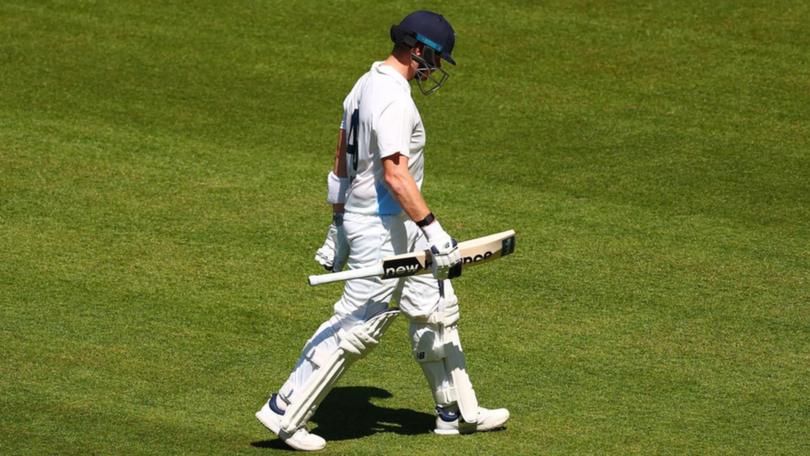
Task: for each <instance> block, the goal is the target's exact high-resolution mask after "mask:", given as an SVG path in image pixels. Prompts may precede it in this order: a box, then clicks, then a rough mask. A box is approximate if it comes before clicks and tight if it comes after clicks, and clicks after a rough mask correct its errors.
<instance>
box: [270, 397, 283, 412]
mask: <svg viewBox="0 0 810 456" xmlns="http://www.w3.org/2000/svg"><path fill="white" fill-rule="evenodd" d="M277 398H278V394H276V393H273V396H271V397H270V400H269V401H267V405H268V406H269V407H270V410H272V411H273V413H275V414H276V415H284V410H281V409H280V408H278V405H276V401H277V400H278V399H277Z"/></svg>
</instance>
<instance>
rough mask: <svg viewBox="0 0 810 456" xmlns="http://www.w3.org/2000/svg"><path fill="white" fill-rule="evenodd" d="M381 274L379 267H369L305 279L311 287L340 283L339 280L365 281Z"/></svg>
mask: <svg viewBox="0 0 810 456" xmlns="http://www.w3.org/2000/svg"><path fill="white" fill-rule="evenodd" d="M382 274H383V269H382V266H381V265H377V266H369V267H367V268H358V269H349V270H348V271H340V272H333V273H331V274H317V275H311V276H309V278H308V279H307V280H308V282H309V284H310V285H312V286H315V285H321V284H324V283H332V282H340V281H341V280H351V279H365V278H368V277H376V276H380V275H382Z"/></svg>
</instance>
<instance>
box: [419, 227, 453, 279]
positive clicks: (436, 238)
mask: <svg viewBox="0 0 810 456" xmlns="http://www.w3.org/2000/svg"><path fill="white" fill-rule="evenodd" d="M422 231H423V232H424V233H425V237H427V241H428V244H430V253H431V254H432V255H431V256H432V260H433V261H431V263H430V267H431V269H432V270H433V277H435V278H436V279H437V280H445V279H453V278H456V277H458V276H460V275H461V252H459V250H458V243H457V242H456V240H455V239H453V238H451V237H450V235H449V234H447V232H446V231H444V229H443V228H442V226H441V225H440V224H439V222H438V220H434V221H433V223H431V224H430V225H427V226H424V227H422Z"/></svg>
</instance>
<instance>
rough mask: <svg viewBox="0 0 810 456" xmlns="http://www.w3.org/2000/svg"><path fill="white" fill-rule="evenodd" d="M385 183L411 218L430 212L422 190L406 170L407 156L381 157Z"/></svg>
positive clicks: (422, 217) (418, 217)
mask: <svg viewBox="0 0 810 456" xmlns="http://www.w3.org/2000/svg"><path fill="white" fill-rule="evenodd" d="M382 163H383V171H384V173H385V183H386V184H387V185H388V188H389V189H391V192H392V193H393V194H394V198H396V200H397V202H398V203H399V205H400V207H402V210H403V211H405V213H406V214H408V217H410V218H411V220H422V219H424V218H425V217H427V215H428V214H429V213H430V210H429V209H428V206H427V203H425V199H424V198H423V197H422V192H421V191H420V190H419V187H418V186H417V185H416V181H415V180H413V176H411V172H410V170H408V158H407V157H404V156H402V154H394V155H389V156H388V157H385V158H383V160H382Z"/></svg>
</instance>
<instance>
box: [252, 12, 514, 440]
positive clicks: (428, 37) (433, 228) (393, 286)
mask: <svg viewBox="0 0 810 456" xmlns="http://www.w3.org/2000/svg"><path fill="white" fill-rule="evenodd" d="M390 35H391V40H392V41H393V43H394V45H393V50H392V51H391V53H390V55H389V56H388V57H387V58H386V59H385V60H383V61H379V62H375V63H373V64H372V65H371V68H370V69H369V71H368V72H367V73H366V74H364V75H363V76H361V77H360V79H358V80H357V82H356V83H355V85H354V87H353V88H352V90H351V92H349V94H348V96H346V98H345V100H344V101H343V119H342V122H341V124H340V133H339V137H338V144H337V148H336V153H335V160H334V167H333V169H332V171H331V172H330V173H329V175H328V178H327V188H328V196H327V201H328V202H329V203H331V204H332V207H333V224H332V226H331V227H330V229H329V232H328V235H327V241H326V242H325V243H324V246H323V247H322V248H321V249H319V250H318V253H317V254H316V260H317V261H318V262H319V263H321V264H322V265H324V266H326V267H327V268H328V269H332V270H336V271H337V270H340V269H342V268H343V267H344V265H345V266H347V267H348V268H350V269H355V268H362V267H367V266H372V265H374V264H376V263H377V262H378V261H380V260H381V259H382V258H383V257H386V256H390V255H397V254H402V253H407V252H412V251H418V250H425V249H430V250H431V252H432V258H433V262H432V272H433V274H432V276H431V275H423V276H411V277H406V278H400V279H381V278H379V277H373V278H367V279H356V280H350V281H347V282H346V283H345V286H344V290H343V295H342V296H341V297H340V299H338V301H337V302H336V303H335V305H334V315H333V316H332V317H331V318H330V319H328V320H327V321H325V322H324V323H323V324H322V325H321V326H320V327H319V328H318V329H317V330H316V331H315V333H314V334H313V336H312V337H311V338H310V339H309V340H308V341H307V343H306V345H305V346H304V349H303V352H302V353H301V356H300V358H299V359H298V361H297V363H296V364H295V366H294V368H293V370H292V372H291V373H290V376H289V378H288V379H287V381H286V382H284V384H283V385H281V388H279V390H278V392H277V393H274V394H271V396H270V398H269V400H268V401H267V402H265V403H264V404H263V405H262V407H261V409H260V410H259V411H258V412H256V418H258V420H259V421H260V422H261V423H262V424H263V425H264V426H265V427H267V428H268V429H270V430H271V431H273V432H274V433H276V434H277V435H278V436H279V437H280V438H281V439H282V440H283V441H284V442H285V443H286V444H287V445H289V446H290V447H292V448H295V449H298V450H306V451H313V450H320V449H322V448H324V447H325V446H326V441H325V440H324V439H323V438H321V437H319V436H317V435H315V434H313V433H311V432H309V431H308V430H307V428H306V423H307V421H308V420H309V419H310V417H311V416H312V415H313V413H315V410H316V408H317V407H318V405H319V404H320V403H321V401H322V400H323V399H324V398H325V397H326V395H327V394H328V393H329V391H330V390H331V388H332V387H333V386H334V385H335V383H336V382H337V380H338V378H340V376H341V374H343V372H344V371H345V370H346V368H347V367H348V366H349V365H350V364H351V363H353V362H354V361H356V360H358V359H360V358H362V357H364V356H366V355H367V354H368V353H369V352H370V351H371V350H372V349H373V348H374V347H375V346H376V345H377V344H378V343H379V342H380V338H381V337H382V335H383V333H385V331H386V328H387V327H388V326H389V325H390V324H391V322H392V321H393V319H395V318H396V317H397V316H398V315H399V314H400V313H403V314H404V315H405V316H406V317H407V318H408V320H409V322H410V327H409V333H410V339H411V344H412V349H413V356H414V359H415V360H416V362H417V363H418V364H419V365H420V366H421V368H422V371H423V372H424V374H425V378H426V379H427V383H428V385H429V387H430V390H431V393H432V394H433V399H434V401H435V403H436V426H435V432H436V433H437V434H440V435H454V434H459V433H471V432H476V431H488V430H492V429H497V428H500V427H503V426H504V424H505V423H506V421H507V420H508V419H509V411H508V410H506V409H503V408H501V409H495V410H489V409H486V408H483V407H480V406H479V405H478V400H477V398H476V395H475V391H474V390H473V386H472V383H471V382H470V379H469V376H468V375H467V370H466V366H465V361H464V353H463V351H462V349H461V343H460V341H459V334H458V319H459V307H458V299H457V298H456V295H455V293H454V291H453V286H452V284H451V283H450V280H448V279H452V278H454V277H456V276H458V275H459V274H461V258H460V255H459V251H458V247H457V244H456V241H455V240H454V239H453V238H452V237H450V235H449V234H448V233H447V232H446V231H445V230H444V228H442V225H441V224H440V223H439V221H438V220H437V219H436V217H435V216H434V215H433V213H432V212H431V211H430V209H429V208H428V206H427V204H426V202H425V200H424V198H423V197H422V193H421V187H422V179H423V175H424V162H425V150H424V149H425V140H426V136H425V127H424V125H423V124H422V119H421V117H420V115H419V111H418V110H417V108H416V105H415V104H414V101H413V99H412V97H411V86H410V84H409V82H410V81H415V82H416V85H417V87H418V88H419V90H420V91H421V92H422V93H423V94H425V95H429V94H431V93H433V92H435V91H436V90H438V89H439V88H441V87H442V86H443V85H444V84H445V82H446V81H447V78H448V77H449V75H448V73H447V72H446V71H445V70H444V69H443V68H442V63H443V62H447V63H450V64H453V65H455V63H456V62H455V60H453V56H452V51H453V45H454V44H455V32H454V31H453V28H452V27H451V26H450V23H449V22H447V20H446V19H445V18H444V17H442V16H441V15H439V14H436V13H434V12H430V11H416V12H413V13H411V14H409V15H408V16H406V17H405V18H404V19H403V20H402V21H401V22H400V23H399V24H398V25H394V26H392V27H391V30H390ZM392 303H398V304H399V308H397V307H391V304H392Z"/></svg>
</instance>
